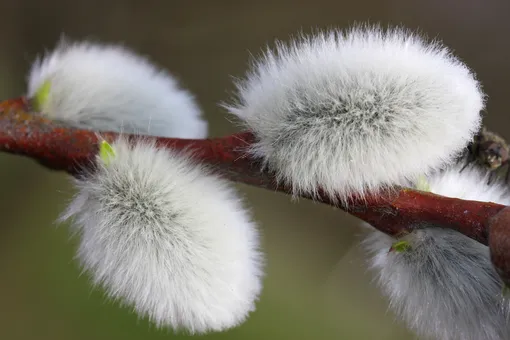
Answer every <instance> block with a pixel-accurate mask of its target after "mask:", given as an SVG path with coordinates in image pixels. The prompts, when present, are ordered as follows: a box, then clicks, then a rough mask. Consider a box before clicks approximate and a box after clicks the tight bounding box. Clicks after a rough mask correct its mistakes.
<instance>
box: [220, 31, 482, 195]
mask: <svg viewBox="0 0 510 340" xmlns="http://www.w3.org/2000/svg"><path fill="white" fill-rule="evenodd" d="M237 90H238V98H237V101H236V102H235V103H233V104H228V105H225V107H227V109H229V110H230V112H231V113H233V114H234V115H236V116H238V117H239V118H241V120H242V121H243V122H244V124H245V125H246V126H247V127H248V128H249V129H251V130H252V131H253V133H254V134H255V135H256V137H257V141H256V143H255V144H254V145H253V147H252V148H251V149H250V152H251V153H252V154H253V155H254V156H256V157H259V158H261V159H262V160H263V163H264V165H265V166H267V167H268V168H269V169H270V170H272V171H274V172H276V176H277V179H278V180H279V181H283V182H285V183H287V184H290V185H291V186H292V188H293V191H294V193H296V194H300V193H303V192H304V193H308V194H316V193H317V192H318V190H319V189H322V190H324V192H325V193H326V194H329V195H330V196H333V197H334V196H336V195H339V196H340V198H341V199H345V198H346V197H348V196H350V195H351V194H353V193H355V194H358V195H360V196H361V197H363V195H364V194H365V193H366V192H367V191H376V190H377V189H380V188H382V187H384V186H391V185H394V184H396V183H401V182H402V181H405V180H414V179H415V178H416V177H417V176H418V175H421V174H424V173H427V172H429V171H430V170H431V169H435V168H438V167H440V166H442V165H444V164H446V163H449V162H450V161H451V160H452V159H453V158H454V156H456V155H457V153H458V152H459V151H460V150H461V149H462V148H464V147H465V146H466V145H467V143H468V142H469V141H470V140H471V138H472V136H473V135H474V133H475V132H476V131H477V130H478V127H479V125H480V110H481V109H482V108H483V107H484V95H483V93H482V91H481V88H480V86H479V83H478V82H477V80H476V79H475V76H474V74H473V73H472V72H471V71H470V70H469V69H468V67H467V66H466V65H464V64H463V63H462V62H461V61H460V60H458V59H457V58H455V57H454V56H453V55H452V54H451V53H450V51H449V50H448V49H447V48H446V47H445V46H443V45H441V44H440V43H439V42H432V43H427V42H425V41H424V40H423V39H421V38H420V37H419V36H417V35H414V34H412V33H410V32H408V31H406V30H404V29H390V30H387V31H383V30H381V29H379V28H376V27H357V28H353V29H351V30H347V31H345V32H341V31H332V32H323V33H318V34H316V35H312V36H301V37H299V38H298V39H296V40H294V41H292V42H291V43H289V44H283V43H278V44H277V46H276V49H275V50H274V51H271V50H268V51H267V52H266V53H265V55H264V56H263V58H262V59H261V60H259V61H256V62H255V65H254V66H253V69H252V70H251V72H249V73H248V75H247V77H246V79H245V80H242V81H239V82H238V83H237Z"/></svg>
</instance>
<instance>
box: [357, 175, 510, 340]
mask: <svg viewBox="0 0 510 340" xmlns="http://www.w3.org/2000/svg"><path fill="white" fill-rule="evenodd" d="M461 168H462V165H456V166H454V167H452V168H449V169H447V170H445V171H442V172H438V173H436V174H434V175H432V176H430V177H429V178H428V179H427V182H428V184H429V185H430V190H431V191H432V192H433V193H436V194H440V195H444V196H449V197H456V198H461V199H467V200H478V201H488V202H496V203H500V204H505V205H508V204H510V194H509V192H508V189H507V188H506V187H505V185H504V184H503V183H501V182H493V183H492V184H491V185H488V184H487V179H488V176H489V174H488V173H487V172H485V171H482V170H479V169H477V168H475V167H470V168H467V169H465V170H464V171H463V172H460V169H461ZM396 242H405V243H406V244H407V245H408V247H407V248H406V251H403V252H395V251H393V252H391V251H390V252H388V249H390V248H391V247H392V246H394V244H395V243H396ZM364 246H365V247H366V249H367V250H368V252H369V253H370V264H371V267H372V269H373V270H374V271H375V273H376V274H377V281H378V283H379V286H380V287H381V289H382V291H383V293H384V294H385V295H386V296H387V297H388V298H389V300H390V308H391V309H392V310H393V311H394V312H395V313H396V314H397V315H398V316H399V318H401V319H402V320H403V321H404V322H405V323H406V324H407V326H408V327H409V328H410V329H412V330H414V331H415V332H416V333H417V334H419V335H420V336H423V337H424V338H427V339H429V338H430V339H438V340H479V339H484V340H508V339H510V322H509V321H510V319H509V317H510V313H509V309H508V308H509V306H508V302H506V301H505V300H504V299H503V295H502V288H503V285H502V282H501V280H500V278H499V275H498V274H497V272H496V271H495V269H494V267H493V266H492V263H491V260H490V256H489V249H488V247H486V246H484V245H482V244H481V243H478V242H477V241H474V240H472V239H470V238H468V237H467V236H464V235H462V234H460V233H458V232H456V231H454V230H451V229H443V228H441V227H439V226H434V225H428V226H416V229H415V230H414V231H413V232H411V233H409V234H407V235H405V236H403V237H401V238H399V239H398V240H397V239H395V238H393V237H390V236H388V235H386V234H383V233H382V232H380V231H377V230H375V229H373V228H371V227H370V231H369V236H368V237H367V238H366V239H365V241H364Z"/></svg>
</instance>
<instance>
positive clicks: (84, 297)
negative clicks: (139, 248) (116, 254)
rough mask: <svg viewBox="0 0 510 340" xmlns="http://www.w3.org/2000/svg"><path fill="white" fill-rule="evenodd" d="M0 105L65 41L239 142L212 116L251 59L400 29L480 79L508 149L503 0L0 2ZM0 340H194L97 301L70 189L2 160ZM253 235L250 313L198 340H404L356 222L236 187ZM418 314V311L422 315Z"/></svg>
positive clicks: (63, 181)
mask: <svg viewBox="0 0 510 340" xmlns="http://www.w3.org/2000/svg"><path fill="white" fill-rule="evenodd" d="M0 13H1V14H2V15H1V18H2V19H1V20H0V43H1V44H0V97H1V98H9V97H15V96H19V95H20V94H22V93H24V91H25V76H26V74H27V70H28V68H29V66H30V64H31V62H32V61H33V60H34V58H35V56H36V55H37V54H38V53H41V52H43V51H44V50H45V49H49V48H52V47H53V46H54V45H55V43H56V42H57V41H58V39H59V38H60V37H61V35H62V34H65V35H66V36H67V37H69V38H73V39H84V38H91V39H95V40H101V41H104V42H121V43H124V44H126V45H127V46H129V47H131V48H133V49H135V50H136V51H138V52H140V53H142V54H146V55H149V56H150V57H151V58H152V59H153V60H154V61H155V62H157V63H158V64H160V65H162V66H164V67H166V68H168V69H169V70H170V71H171V72H172V73H173V74H174V75H176V76H177V77H178V78H179V79H180V81H181V83H182V85H183V86H185V87H186V88H188V89H190V90H191V91H192V92H194V93H195V94H196V96H197V98H198V100H199V102H200V104H201V106H202V108H203V109H204V111H205V112H206V117H207V119H208V120H209V122H210V132H211V135H212V136H220V135H224V134H228V133H231V132H234V131H236V130H237V129H238V128H237V127H236V126H235V124H232V123H231V119H230V117H228V115H227V114H226V112H225V111H224V110H223V109H221V108H220V107H219V106H218V103H219V102H221V101H222V100H226V99H228V98H230V96H231V92H232V90H233V86H232V77H236V76H242V75H243V74H244V72H245V71H246V69H247V65H248V61H249V59H250V56H251V55H252V54H254V55H257V54H259V53H260V51H261V49H262V48H263V47H264V46H265V45H266V44H267V43H272V42H273V41H274V39H282V40H287V39H288V38H289V37H290V36H291V35H292V34H296V33H298V32H300V31H304V32H309V31H311V30H313V29H317V28H345V27H348V26H349V25H351V24H354V23H356V22H366V21H370V22H381V23H382V24H383V25H386V24H404V25H405V26H407V27H409V28H413V29H420V30H421V31H423V32H425V33H427V34H428V35H429V36H431V37H438V38H440V39H442V40H443V41H444V42H445V43H446V44H447V45H449V46H450V47H452V48H453V49H454V51H455V53H456V54H457V55H458V56H460V57H461V58H462V59H463V60H464V61H465V62H466V63H467V64H468V65H469V66H471V67H472V68H473V69H474V70H475V71H476V72H477V74H478V77H479V79H480V80H481V81H482V83H483V84H484V88H485V91H486V93H487V94H488V105H487V109H488V110H487V113H486V118H485V123H486V125H488V126H489V128H492V129H494V130H496V131H498V132H500V133H502V134H503V135H504V136H505V137H507V138H510V132H509V131H508V129H507V126H508V123H509V122H510V120H509V118H508V107H507V103H508V82H509V81H510V67H509V66H508V64H509V60H510V48H509V43H508V42H509V39H508V33H509V32H510V20H508V18H509V14H510V2H509V1H508V0H426V1H414V0H356V1H338V0H337V1H326V0H312V1H297V0H294V1H291V0H289V1H283V0H279V1H277V0H272V1H262V0H259V1H241V0H232V1H226V0H215V1H212V0H209V1H205V0H203V1H199V0H195V1H174V0H167V1H153V0H144V1H141V0H124V1H120V0H110V1H104V0H103V1H97V0H88V1H65V0H45V1H39V0H1V1H0ZM0 188H1V191H0V212H1V215H0V339H2V340H15V339H16V340H17V339H30V340H32V339H37V340H46V339H48V340H50V339H51V340H60V339H72V340H82V339H83V340H85V339H87V340H90V339H98V340H103V339H105V340H106V339H108V340H110V339H126V340H134V339H143V340H152V339H191V338H190V337H188V336H185V335H182V334H173V333H172V332H170V331H165V330H163V331H162V330H157V329H155V328H154V327H151V325H150V324H148V323H147V322H146V321H145V320H140V319H138V318H137V316H136V315H134V314H133V313H132V311H131V310H129V309H125V308H121V307H119V306H118V304H116V303H115V302H112V301H108V300H106V299H105V298H104V296H103V293H102V292H101V291H100V290H97V289H93V288H92V287H91V286H90V285H89V282H88V278H87V276H86V275H81V273H80V269H79V268H78V266H77V264H76V262H75V261H74V260H73V256H74V251H75V248H76V240H73V239H70V238H69V234H68V230H67V226H66V225H62V226H57V225H56V224H55V222H54V221H55V219H56V217H57V216H58V214H59V212H60V211H61V210H62V209H63V207H64V206H65V204H66V202H67V201H68V200H69V198H70V197H71V195H72V194H73V191H72V187H71V186H70V181H69V178H68V177H67V176H66V175H65V174H62V173H56V172H52V171H49V170H47V169H44V168H42V167H41V166H39V165H38V164H36V163H35V162H33V161H31V160H29V159H24V158H21V157H16V156H11V155H3V154H2V155H0ZM239 190H240V191H242V193H243V194H244V196H245V197H246V201H247V203H248V204H250V205H251V206H252V207H253V213H254V216H255V218H256V220H257V221H258V222H259V224H260V229H261V232H262V235H263V246H264V249H265V252H266V254H267V260H268V266H267V276H266V279H265V288H264V292H263V295H262V297H261V300H260V302H259V303H258V309H257V311H256V312H255V313H253V314H252V316H251V317H250V318H249V320H248V321H247V322H246V323H245V324H243V325H242V326H240V327H238V328H236V329H233V330H231V331H229V332H225V333H221V334H213V335H208V336H204V337H202V338H204V339H217V340H222V339H223V340H228V339H320V340H322V339H369V340H370V339H381V340H384V339H392V340H397V339H412V338H414V336H413V335H412V334H411V333H410V332H408V331H407V330H405V328H404V327H403V326H402V325H401V324H400V323H399V321H398V320H395V317H394V316H393V315H392V314H391V312H387V301H386V300H385V299H384V298H382V297H381V296H380V295H379V292H378V291H377V289H376V287H375V285H374V284H373V282H372V280H373V277H372V275H371V273H370V272H368V271H367V268H366V260H365V258H364V256H363V252H362V251H361V250H360V248H359V246H358V243H359V237H358V235H359V233H360V229H359V226H358V224H359V222H358V221H357V220H356V219H354V218H352V217H350V216H349V215H347V214H345V213H343V212H342V211H338V210H334V209H331V208H329V207H326V206H321V205H318V204H314V203H312V202H309V201H300V202H290V201H289V198H288V197H286V196H284V195H281V194H276V193H272V192H268V191H264V190H259V189H255V188H251V187H248V186H242V185H239ZM424 303H425V302H424Z"/></svg>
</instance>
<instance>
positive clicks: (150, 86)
mask: <svg viewBox="0 0 510 340" xmlns="http://www.w3.org/2000/svg"><path fill="white" fill-rule="evenodd" d="M48 81H49V82H50V92H49V96H48V98H47V100H46V101H45V103H44V105H43V106H42V108H41V111H42V112H41V113H42V114H44V115H47V116H48V117H50V118H52V119H55V120H59V121H62V122H64V123H67V124H68V125H71V126H74V127H78V128H83V129H90V130H96V131H115V132H126V133H136V134H145V135H155V136H160V137H174V138H205V137H206V136H207V122H206V121H204V120H203V119H202V117H201V115H202V113H201V110H200V108H199V106H198V104H197V103H196V101H195V98H194V96H193V95H192V94H191V93H190V92H189V91H187V90H184V89H182V88H180V87H179V85H178V83H177V80H176V79H174V78H173V77H172V76H171V75H170V74H169V73H168V72H166V71H165V70H163V69H160V68H158V67H156V66H155V65H154V64H152V63H151V62H150V61H149V59H148V58H146V57H143V56H140V55H137V54H135V53H134V52H133V51H131V50H129V49H127V48H125V47H123V46H120V45H108V44H100V43H93V42H88V41H83V42H68V41H65V40H62V41H61V42H60V43H59V44H58V45H57V47H56V48H55V49H54V50H53V51H50V52H47V53H46V54H45V55H44V56H43V57H42V58H39V59H37V60H36V61H35V62H34V63H33V65H32V67H31V70H30V73H29V75H28V93H27V96H28V97H33V96H34V95H35V94H36V93H37V91H38V90H39V89H40V87H41V86H42V85H43V84H45V83H46V82H48Z"/></svg>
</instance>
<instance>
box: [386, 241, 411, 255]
mask: <svg viewBox="0 0 510 340" xmlns="http://www.w3.org/2000/svg"><path fill="white" fill-rule="evenodd" d="M409 250H411V245H410V244H409V242H407V241H397V242H395V243H393V245H392V246H391V248H390V252H391V251H394V252H397V253H403V252H405V251H409Z"/></svg>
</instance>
